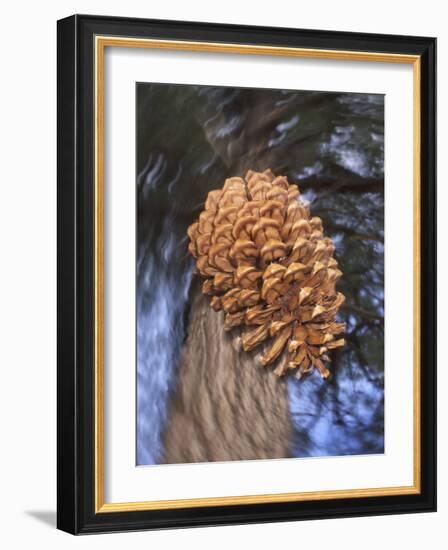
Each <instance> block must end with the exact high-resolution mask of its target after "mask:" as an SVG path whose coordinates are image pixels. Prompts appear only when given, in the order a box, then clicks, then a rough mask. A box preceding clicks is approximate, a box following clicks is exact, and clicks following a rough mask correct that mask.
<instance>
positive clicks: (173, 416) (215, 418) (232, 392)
mask: <svg viewBox="0 0 448 550" xmlns="http://www.w3.org/2000/svg"><path fill="white" fill-rule="evenodd" d="M192 294H193V296H192V303H191V312H190V321H189V326H188V336H187V339H186V341H185V344H184V348H183V351H182V357H181V360H180V364H179V370H178V374H177V382H176V384H177V385H176V389H175V391H174V393H173V395H172V396H171V402H170V406H169V415H168V423H167V427H166V430H165V434H164V447H165V457H164V462H165V463H170V464H172V463H186V462H213V461H226V460H249V459H267V458H286V457H288V456H290V452H291V449H290V447H291V439H292V424H291V420H290V416H289V410H288V398H287V388H286V381H285V379H279V378H278V377H277V376H276V375H274V373H273V372H272V369H269V368H265V367H263V366H261V364H260V363H259V362H258V361H257V353H256V352H253V353H247V352H244V351H239V349H238V348H239V346H238V341H239V337H238V331H237V330H233V331H232V332H231V333H228V332H225V331H224V328H223V327H224V319H223V316H222V312H219V313H216V312H215V311H213V310H212V309H211V307H210V305H209V303H208V300H207V299H206V298H205V297H204V296H203V295H202V292H201V289H200V285H199V284H198V283H197V282H196V284H194V285H193V289H192Z"/></svg>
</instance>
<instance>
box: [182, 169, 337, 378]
mask: <svg viewBox="0 0 448 550" xmlns="http://www.w3.org/2000/svg"><path fill="white" fill-rule="evenodd" d="M188 236H189V237H190V241H191V242H190V244H189V247H188V248H189V251H190V252H191V254H192V255H193V256H194V257H195V258H196V266H197V270H198V272H199V273H200V275H201V276H202V277H203V278H204V279H205V280H204V283H203V287H202V290H203V293H204V294H206V295H208V296H210V297H211V300H210V305H211V307H212V308H213V309H214V310H215V311H220V310H223V311H224V313H225V328H226V329H227V330H230V329H232V328H234V327H239V326H242V338H241V340H242V346H243V349H244V350H245V351H250V350H252V349H254V348H255V347H256V346H258V345H259V344H262V343H264V345H265V346H266V344H267V343H268V344H270V347H267V351H265V353H264V355H263V356H262V358H261V361H262V363H263V364H264V365H271V364H276V368H275V370H274V372H275V373H276V374H277V375H279V376H282V375H284V374H285V373H286V372H290V371H295V374H296V377H297V378H301V377H302V375H303V374H305V373H308V372H310V371H311V370H312V369H313V368H316V369H317V370H318V371H319V373H320V374H321V376H322V377H323V378H327V377H328V376H329V374H330V372H329V370H328V369H327V368H326V366H325V365H324V362H328V361H329V360H330V358H329V356H328V354H327V352H328V351H329V350H332V349H335V348H338V347H341V346H343V345H344V343H345V342H344V339H343V338H341V337H340V335H341V333H343V332H344V331H345V323H338V322H336V314H337V312H338V309H339V307H340V306H341V304H342V303H343V302H344V300H345V297H344V295H343V294H341V293H340V292H337V291H336V288H335V286H336V281H337V280H338V279H339V278H340V277H341V275H342V273H341V271H340V270H339V269H338V263H337V261H336V260H335V259H334V258H333V253H334V250H335V247H334V244H333V242H332V240H331V239H330V238H328V237H325V236H324V233H323V227H322V221H321V219H320V218H317V217H310V211H309V206H308V204H306V203H305V202H303V201H302V200H301V198H300V192H299V189H298V187H297V185H292V184H290V183H289V182H288V180H287V178H286V177H285V176H275V175H274V174H273V173H272V172H271V170H269V169H268V170H265V171H264V172H262V173H260V172H253V171H252V170H249V171H248V172H247V174H246V177H245V178H244V179H243V178H240V177H232V178H229V179H227V180H226V181H225V183H224V187H223V188H222V189H217V190H214V191H210V193H209V194H208V196H207V200H206V202H205V209H204V210H203V211H202V212H201V214H200V216H199V220H198V221H197V222H196V223H194V224H192V225H190V227H189V228H188Z"/></svg>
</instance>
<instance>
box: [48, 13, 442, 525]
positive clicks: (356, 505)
mask: <svg viewBox="0 0 448 550" xmlns="http://www.w3.org/2000/svg"><path fill="white" fill-rule="evenodd" d="M97 35H111V36H121V37H123V36H124V37H137V38H153V39H167V40H187V41H188V40H194V41H199V42H208V41H212V42H214V43H226V44H229V43H231V44H251V45H263V46H282V47H292V48H309V49H326V50H344V51H358V52H359V51H361V52H384V53H391V54H408V55H416V56H419V57H420V60H421V65H420V66H421V89H420V98H421V111H420V113H421V125H420V129H421V133H420V143H421V162H420V167H421V174H420V176H421V177H420V196H421V203H420V204H421V208H420V217H421V245H422V246H421V257H420V265H421V274H420V275H421V289H420V292H421V312H420V330H421V332H420V334H421V346H420V353H421V365H422V368H421V379H420V387H421V396H420V398H421V409H420V410H421V416H420V425H421V438H420V458H421V480H420V481H421V485H420V493H419V494H408V495H389V496H373V497H356V498H343V499H332V500H314V501H301V502H276V503H263V504H244V505H232V506H207V507H195V508H186V509H182V508H177V509H164V510H135V511H122V512H120V511H115V512H106V513H104V512H103V513H96V511H95V433H94V432H95V429H94V417H95V416H94V415H95V391H94V389H95V379H94V345H95V343H94V307H95V306H94V304H95V296H94V288H95V285H94V255H95V247H94V231H95V219H94V218H95V210H94V202H95V196H94V189H95V186H94V173H95V168H94V165H95V158H94V148H95V147H94V125H95V120H94V102H95V96H94V61H95V60H94V55H93V44H94V39H95V36H97ZM57 68H58V90H57V99H58V107H57V114H58V127H57V131H58V168H57V174H58V202H57V206H58V246H57V252H58V267H57V270H58V271H57V277H58V335H57V338H58V384H57V391H58V399H57V419H58V423H57V435H58V445H57V453H58V457H57V458H58V470H57V483H58V491H57V501H58V503H57V526H58V528H59V529H62V530H64V531H67V532H69V533H73V534H83V533H100V532H111V531H128V530H140V529H161V528H174V527H193V526H210V525H229V524H243V523H261V522H273V521H291V520H306V519H322V518H337V517H353V516H370V515H385V514H401V513H411V512H430V511H435V510H436V336H435V335H436V206H435V201H436V172H435V166H436V39H435V38H428V37H411V36H394V35H380V34H360V33H346V32H335V31H317V30H302V29H301V30H298V29H287V28H268V27H252V26H240V25H221V24H213V23H191V22H181V21H158V20H142V19H131V18H124V17H100V16H89V15H74V16H71V17H68V18H66V19H62V20H60V21H58V61H57Z"/></svg>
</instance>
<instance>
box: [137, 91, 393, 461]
mask: <svg viewBox="0 0 448 550" xmlns="http://www.w3.org/2000/svg"><path fill="white" fill-rule="evenodd" d="M136 127H137V135H136V164H137V175H136V185H137V194H136V197H137V198H136V211H137V227H136V234H137V250H136V262H137V265H136V282H137V284H136V288H137V292H136V311H137V341H136V343H137V388H136V395H137V410H136V427H137V448H136V463H137V465H151V464H174V463H203V462H220V461H231V460H257V459H258V460H265V459H274V458H275V459H280V458H283V459H284V458H313V457H325V456H333V457H334V456H341V457H343V456H346V455H368V454H381V453H383V452H384V450H385V449H384V384H385V379H384V96H383V95H381V94H360V93H346V92H340V93H339V92H322V91H302V90H280V89H279V90H276V89H260V88H257V89H256V88H232V87H207V86H195V85H177V84H159V83H149V82H148V83H147V82H139V83H137V84H136ZM386 383H387V381H386Z"/></svg>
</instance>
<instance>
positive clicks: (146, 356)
mask: <svg viewBox="0 0 448 550" xmlns="http://www.w3.org/2000/svg"><path fill="white" fill-rule="evenodd" d="M435 56H436V41H435V39H434V38H423V37H408V36H385V35H374V34H370V35H368V34H356V33H343V32H332V31H316V30H298V29H279V28H277V29H274V28H263V27H243V26H232V25H218V24H209V23H188V22H178V21H154V20H140V19H126V18H112V17H97V16H84V15H80V16H78V15H75V16H72V17H69V18H67V19H63V20H61V21H59V22H58V527H59V528H60V529H62V530H65V531H67V532H70V533H73V534H81V533H97V532H107V531H125V530H136V529H155V528H166V527H186V526H201V525H223V524H235V523H254V522H269V521H289V520H303V519H315V518H332V517H348V516H366V515H374V514H397V513H405V512H423V511H426V512H428V511H434V510H435V508H436V464H435V463H436V452H435V449H436V443H435V438H436V429H435V421H436V418H435V411H436V392H435V383H436V375H435V365H436V361H435V358H436V345H435V334H436V327H435V323H436V312H435V303H436V302H435V292H436V289H435V273H436V270H435V265H436V257H435V255H436V252H435V250H436V249H435V224H436V218H435V215H436V209H435V151H436V148H435V74H436V68H435Z"/></svg>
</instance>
